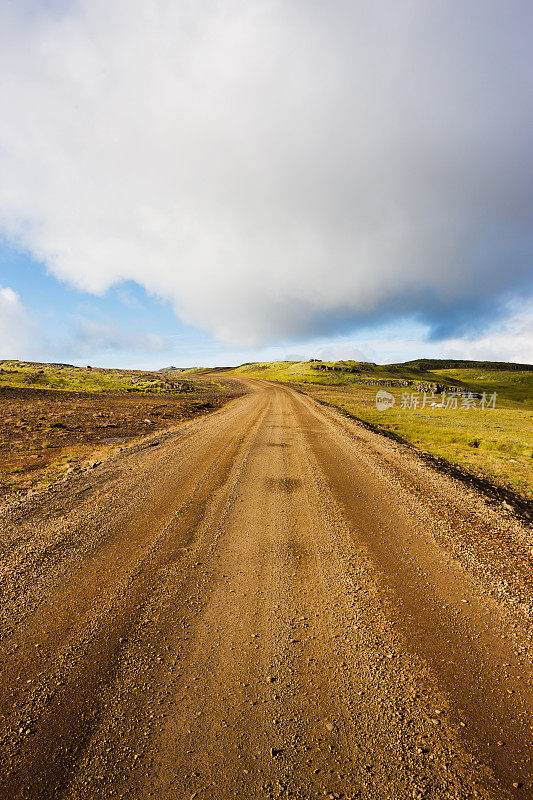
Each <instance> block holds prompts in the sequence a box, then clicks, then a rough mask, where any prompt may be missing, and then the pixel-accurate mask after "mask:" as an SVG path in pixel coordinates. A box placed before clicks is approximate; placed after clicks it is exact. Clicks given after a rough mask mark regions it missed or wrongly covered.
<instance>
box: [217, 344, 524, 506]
mask: <svg viewBox="0 0 533 800" xmlns="http://www.w3.org/2000/svg"><path fill="white" fill-rule="evenodd" d="M450 364H451V362H441V361H439V360H429V359H425V360H424V359H420V360H419V361H412V362H408V363H405V364H390V365H384V366H383V365H375V364H366V363H364V362H354V361H345V362H316V361H315V362H310V361H304V362H296V361H280V362H271V363H263V364H243V365H242V366H240V367H238V368H237V369H236V370H234V371H233V374H236V375H242V376H243V377H244V376H247V377H253V378H261V379H264V380H275V381H282V382H286V383H290V384H292V385H294V386H296V387H297V388H299V389H300V390H303V391H305V392H306V393H307V394H309V395H311V396H312V397H314V398H315V399H317V400H319V401H321V402H325V403H330V404H332V405H334V406H337V407H339V408H341V409H344V410H345V411H347V412H348V413H349V414H351V415H352V416H354V417H356V418H358V419H360V420H362V421H363V422H366V423H369V424H371V425H373V426H375V427H376V429H377V430H378V431H380V432H382V433H385V434H387V435H389V436H393V437H397V438H398V439H400V440H402V441H405V442H408V443H409V444H411V445H413V446H415V447H416V448H418V449H419V450H421V451H423V452H426V453H429V454H431V455H432V456H437V457H439V458H443V459H446V460H447V461H450V462H452V463H453V464H459V465H460V466H462V467H466V468H467V469H469V470H471V471H472V472H474V473H475V474H476V475H478V476H479V477H484V478H488V479H489V480H491V481H492V482H495V483H498V484H501V485H504V486H508V487H510V488H512V489H513V490H514V491H516V492H519V493H520V494H522V495H525V496H526V497H528V498H529V499H533V367H529V368H527V366H528V365H519V366H522V367H526V368H523V369H514V368H511V367H512V366H513V365H506V364H497V365H491V364H490V363H488V362H485V363H484V362H463V364H464V365H462V366H460V367H458V366H456V365H452V366H450ZM317 367H318V368H317ZM324 367H329V368H331V369H330V370H329V369H324ZM494 367H498V368H494ZM333 368H335V369H333ZM341 370H346V371H341ZM351 370H356V371H355V372H354V371H351ZM370 381H384V382H388V381H390V382H391V383H392V382H395V381H397V382H403V381H409V385H407V386H399V385H384V386H380V385H379V384H374V383H370ZM419 383H421V384H424V383H427V384H430V383H438V384H442V385H444V386H446V387H449V393H448V397H450V396H451V397H453V396H454V394H455V392H454V390H455V391H457V390H460V393H461V394H467V393H469V392H471V393H473V394H477V395H483V393H485V395H486V398H487V405H488V404H489V400H490V398H491V397H492V396H493V394H494V393H496V397H495V401H494V402H495V408H492V407H490V408H487V407H486V408H485V409H484V410H483V409H481V408H480V405H481V401H480V398H476V399H475V401H474V403H473V404H472V405H475V406H476V407H475V408H464V407H461V403H462V399H461V397H460V396H458V398H457V408H455V407H453V406H454V403H453V401H452V403H451V407H449V408H446V407H444V408H435V407H431V405H430V404H429V400H428V398H429V393H426V394H427V398H426V403H427V405H426V407H425V408H422V407H421V406H422V401H423V391H417V388H416V385H417V384H419ZM380 388H383V389H384V390H385V391H387V392H390V394H392V395H393V396H394V399H395V403H394V406H392V407H391V408H388V409H387V410H385V411H378V409H377V408H376V403H375V398H376V392H377V391H378V390H379V389H380ZM411 395H414V396H415V397H417V398H418V405H417V406H416V407H410V406H411V403H412V401H411ZM434 400H435V401H436V402H437V403H438V402H439V401H440V395H439V394H437V395H436V396H435V398H434Z"/></svg>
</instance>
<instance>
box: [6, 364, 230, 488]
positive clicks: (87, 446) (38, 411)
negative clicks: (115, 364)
mask: <svg viewBox="0 0 533 800" xmlns="http://www.w3.org/2000/svg"><path fill="white" fill-rule="evenodd" d="M238 394H239V390H238V387H228V386H227V385H226V386H225V385H223V383H222V382H219V381H215V380H210V379H209V376H207V377H200V376H198V377H197V378H195V377H194V376H193V375H191V376H189V375H187V376H185V374H184V372H183V371H180V370H172V371H166V372H164V373H161V372H147V371H140V370H111V369H98V368H87V367H85V368H77V367H71V366H66V365H59V364H36V363H28V362H23V361H3V362H0V409H1V413H0V500H1V499H2V498H4V497H6V496H9V495H10V494H11V493H13V492H15V491H20V492H25V491H28V490H33V489H36V488H43V487H46V486H48V485H49V484H50V483H53V482H54V481H56V480H59V479H61V478H62V477H63V476H64V475H65V474H70V473H71V472H80V471H82V470H83V469H85V468H86V465H87V463H88V461H89V460H93V461H94V460H95V459H96V460H99V459H101V458H103V457H104V456H105V455H107V454H110V453H111V452H114V451H115V450H116V449H118V448H120V447H123V446H125V445H126V444H127V443H128V442H131V441H135V440H136V439H138V438H140V437H144V436H147V435H149V434H152V433H155V432H157V431H158V430H164V429H166V428H168V427H173V426H175V425H180V424H181V423H183V422H185V421H187V420H189V419H193V418H195V417H197V416H199V415H202V414H206V413H210V412H211V411H213V410H215V409H216V408H220V407H221V406H222V405H224V403H226V402H228V400H230V399H232V397H235V396H237V395H238ZM84 465H85V466H84Z"/></svg>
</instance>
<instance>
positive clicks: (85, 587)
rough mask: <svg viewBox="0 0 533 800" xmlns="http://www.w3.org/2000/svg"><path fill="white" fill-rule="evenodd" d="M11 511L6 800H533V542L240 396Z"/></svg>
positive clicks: (412, 462)
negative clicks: (306, 799) (283, 799)
mask: <svg viewBox="0 0 533 800" xmlns="http://www.w3.org/2000/svg"><path fill="white" fill-rule="evenodd" d="M245 384H246V388H247V390H248V391H247V393H246V394H245V395H244V396H243V397H240V398H238V399H235V400H232V401H231V402H230V403H229V404H228V405H226V406H225V407H224V408H223V409H220V410H218V411H216V412H215V413H213V414H211V415H210V416H208V417H203V418H201V419H198V420H195V421H193V422H190V423H187V424H185V425H182V426H180V427H178V428H175V429H171V430H167V431H166V432H163V433H159V434H158V435H157V436H155V437H151V438H149V439H146V440H144V441H142V442H140V443H137V444H136V445H134V446H132V447H129V448H126V449H124V451H123V452H121V453H118V454H116V455H115V456H113V457H110V458H109V459H107V460H106V461H104V462H103V463H102V464H100V465H98V466H96V467H95V468H94V469H90V470H87V471H86V472H84V473H83V474H82V475H77V476H76V475H75V476H70V477H69V479H68V480H66V481H64V482H63V483H62V484H60V485H58V486H54V487H52V489H51V490H50V491H48V492H43V493H41V494H37V495H34V496H31V497H27V498H25V499H24V500H20V501H17V502H12V504H11V505H9V506H7V507H5V508H4V510H3V512H2V514H1V516H0V524H1V532H2V535H1V540H0V547H1V574H0V591H1V604H0V622H1V625H2V629H1V630H2V647H1V650H0V662H1V675H2V680H1V683H0V706H1V709H0V710H1V718H0V797H2V798H6V800H17V799H18V798H21V799H22V798H24V800H34V798H46V800H49V799H50V800H52V799H53V798H69V800H70V799H71V798H72V799H73V798H80V799H81V798H90V800H98V799H99V798H143V799H144V798H152V797H153V798H158V800H163V799H164V800H166V799H167V798H168V800H170V798H172V799H173V800H174V798H175V799H176V800H189V798H190V799H191V800H192V798H198V800H201V799H203V798H232V797H238V798H245V799H248V798H277V797H281V798H287V797H289V798H324V797H326V798H365V799H367V800H370V799H372V800H376V798H377V800H387V799H388V798H390V799H391V800H403V798H405V799H406V800H410V799H413V798H414V800H417V799H418V798H424V799H426V798H435V799H436V798H438V799H439V800H441V798H474V797H478V798H510V797H521V798H530V797H533V767H532V763H531V754H532V748H531V745H532V727H531V726H532V722H533V717H532V710H533V702H532V699H533V689H532V681H531V678H532V675H531V652H532V641H531V630H532V627H531V620H532V615H533V601H532V596H533V577H532V573H533V570H532V566H533V536H532V534H531V531H528V530H527V529H526V528H525V527H524V526H523V525H521V524H520V523H519V522H518V521H517V520H515V519H514V518H513V517H512V515H511V513H510V512H509V511H506V510H505V509H498V508H495V507H492V506H490V505H488V503H487V502H486V501H485V500H483V498H481V497H480V496H478V495H477V494H476V493H475V492H474V491H473V490H472V489H469V488H468V487H466V486H463V485H460V484H458V483H456V482H454V481H452V480H451V479H449V478H447V477H446V476H444V475H439V474H437V473H435V472H433V471H432V470H431V469H430V468H429V467H427V466H425V465H424V464H423V463H422V462H421V461H420V460H419V459H418V458H417V457H416V456H415V455H413V454H412V453H410V452H409V451H408V450H407V449H405V450H404V449H402V447H401V446H400V445H397V444H396V443H394V442H392V441H390V440H387V439H384V438H382V437H380V436H378V435H376V434H374V433H371V432H369V431H366V430H364V429H363V428H362V427H360V426H358V425H357V424H356V423H354V422H353V421H350V420H347V419H346V418H344V417H343V416H342V415H341V414H339V413H338V412H336V411H335V410H333V409H330V408H324V407H321V406H318V405H317V404H315V402H314V401H312V400H311V399H310V398H309V397H307V396H305V395H302V394H300V393H298V392H296V391H294V390H292V389H290V388H288V387H284V386H280V385H274V384H269V383H262V382H259V381H257V382H256V381H251V380H249V381H246V382H245Z"/></svg>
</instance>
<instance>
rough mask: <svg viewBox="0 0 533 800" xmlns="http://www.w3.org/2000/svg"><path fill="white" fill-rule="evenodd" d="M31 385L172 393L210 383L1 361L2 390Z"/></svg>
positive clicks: (177, 373)
mask: <svg viewBox="0 0 533 800" xmlns="http://www.w3.org/2000/svg"><path fill="white" fill-rule="evenodd" d="M2 386H12V387H15V386H18V387H22V386H28V387H32V388H39V389H58V390H64V391H71V392H105V391H111V392H148V393H155V394H161V393H169V392H172V393H174V392H178V393H179V392H184V391H192V390H197V389H201V388H204V389H205V388H206V382H205V381H202V382H201V383H200V382H196V383H194V382H191V380H190V379H188V378H185V375H184V371H183V370H179V369H172V370H165V371H161V372H154V371H147V370H122V369H102V368H99V367H91V366H87V367H74V366H71V365H69V364H39V363H32V362H26V361H1V362H0V387H2Z"/></svg>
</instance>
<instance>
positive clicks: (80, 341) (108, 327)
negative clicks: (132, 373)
mask: <svg viewBox="0 0 533 800" xmlns="http://www.w3.org/2000/svg"><path fill="white" fill-rule="evenodd" d="M62 349H63V350H64V351H66V352H69V353H71V354H72V355H74V356H77V357H80V356H82V355H93V354H95V353H97V354H102V353H106V352H116V353H120V352H123V351H134V352H141V353H154V354H155V353H163V352H167V351H169V350H171V349H172V345H171V343H170V341H169V340H168V339H166V338H165V337H164V336H159V335H158V334H155V333H146V332H144V331H136V330H133V331H132V330H124V329H123V328H121V327H120V326H119V325H117V324H116V323H114V322H113V321H112V320H104V321H96V320H90V319H85V318H80V319H78V320H77V322H76V324H75V326H74V331H73V334H72V339H71V341H69V342H68V343H67V344H64V345H63V348H62Z"/></svg>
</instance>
